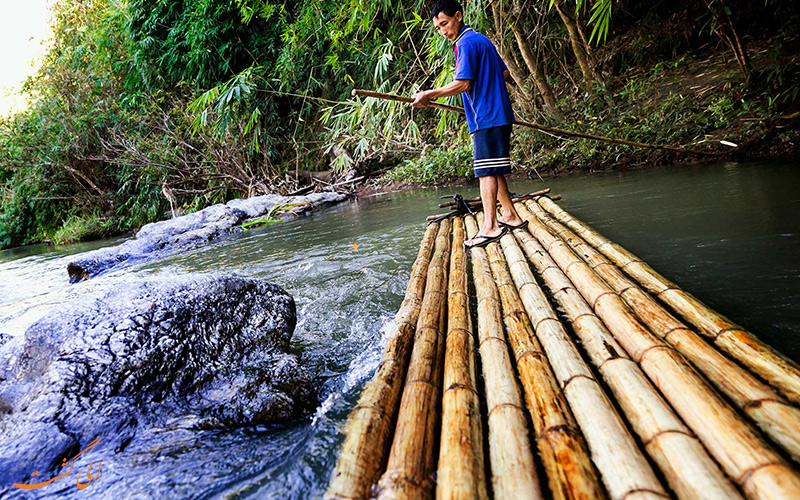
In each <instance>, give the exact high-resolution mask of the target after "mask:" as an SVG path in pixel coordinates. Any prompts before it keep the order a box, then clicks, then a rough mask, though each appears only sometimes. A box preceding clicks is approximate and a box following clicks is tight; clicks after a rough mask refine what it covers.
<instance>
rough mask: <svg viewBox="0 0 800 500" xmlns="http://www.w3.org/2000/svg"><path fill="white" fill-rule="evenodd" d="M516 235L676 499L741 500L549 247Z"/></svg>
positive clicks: (522, 212)
mask: <svg viewBox="0 0 800 500" xmlns="http://www.w3.org/2000/svg"><path fill="white" fill-rule="evenodd" d="M516 209H517V211H518V213H519V215H520V217H522V218H523V219H525V220H529V224H530V225H529V227H531V226H535V217H533V214H531V212H530V211H529V210H528V209H527V208H526V207H525V204H518V205H517V207H516ZM531 231H532V232H533V229H532V230H531ZM537 233H538V231H537ZM513 234H514V236H515V237H516V238H517V240H518V241H519V242H520V244H521V245H522V247H523V249H524V251H525V254H526V255H527V257H528V259H529V260H530V261H531V262H532V263H533V264H534V266H535V267H536V269H537V272H538V273H539V275H540V276H541V277H542V279H543V281H544V282H545V284H546V285H547V287H548V288H549V289H550V291H551V294H552V296H553V298H554V299H555V300H556V302H557V303H558V305H559V306H560V308H561V309H562V310H564V312H565V313H566V315H567V317H568V318H569V320H570V322H571V323H572V327H573V329H574V331H575V333H576V335H577V336H578V337H579V338H580V340H581V343H582V345H583V346H584V348H585V349H586V352H587V354H588V356H589V359H590V361H591V362H592V364H594V365H595V366H596V367H597V369H598V371H599V372H600V374H601V376H602V377H603V380H604V381H605V382H606V384H608V386H609V388H610V389H611V392H612V393H613V394H614V396H615V398H616V400H617V403H618V404H619V406H620V408H621V409H622V411H623V413H624V414H625V416H626V417H627V418H628V420H629V421H630V423H631V425H632V427H633V430H634V431H635V432H636V434H637V435H638V436H639V438H640V440H641V441H642V443H644V445H645V449H646V451H647V453H648V454H649V455H650V456H651V457H652V458H653V460H654V461H655V463H656V464H657V465H658V467H659V469H660V470H661V471H662V472H663V474H664V476H665V478H666V480H667V482H668V483H669V485H670V487H671V488H672V489H673V490H674V491H675V493H676V494H677V496H678V497H679V498H681V499H690V498H691V499H693V498H718V499H722V498H738V497H739V494H738V492H737V490H736V488H735V487H734V486H733V485H732V484H731V483H730V481H729V480H728V479H727V478H726V477H725V476H724V474H723V473H722V472H721V471H720V470H719V467H718V466H717V464H716V463H714V461H713V460H712V459H711V457H709V456H708V453H707V452H706V450H705V449H704V448H703V446H702V445H701V444H700V442H699V441H698V440H697V438H696V437H695V436H693V435H692V432H691V431H690V430H689V429H688V428H687V427H686V426H685V425H684V424H683V423H682V422H681V420H680V418H678V417H677V415H675V413H674V412H673V411H672V409H671V408H670V407H669V405H668V404H667V403H666V401H665V400H664V399H663V397H662V396H661V394H659V392H658V391H657V390H656V388H655V387H653V385H652V384H651V382H650V381H649V380H648V378H647V377H646V376H645V374H644V373H643V371H642V369H641V368H640V367H639V365H637V364H636V363H635V362H634V361H633V360H632V359H630V357H628V355H627V354H626V352H625V350H624V349H623V348H622V346H620V344H619V343H617V341H616V340H615V339H614V337H613V336H612V335H611V333H610V332H609V331H608V329H607V328H606V326H605V325H604V324H603V322H602V321H600V319H599V318H598V316H597V315H595V314H594V312H593V311H592V308H591V306H590V305H589V304H587V302H586V300H584V298H583V297H582V296H581V294H580V293H579V292H578V290H577V289H576V288H575V285H573V282H571V281H570V279H569V278H568V277H567V275H566V274H565V273H564V272H563V271H562V270H561V268H560V267H559V265H558V264H557V263H556V261H554V258H553V256H551V255H550V254H549V253H548V251H547V250H545V248H546V246H545V245H543V244H540V242H539V241H537V238H534V237H532V236H531V234H530V233H529V232H528V231H521V230H517V231H514V232H513ZM534 234H536V233H534Z"/></svg>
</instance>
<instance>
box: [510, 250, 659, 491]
mask: <svg viewBox="0 0 800 500" xmlns="http://www.w3.org/2000/svg"><path fill="white" fill-rule="evenodd" d="M529 237H530V236H529ZM500 244H501V245H502V247H503V252H504V253H505V256H506V259H507V261H508V267H509V270H510V272H511V275H512V277H513V279H514V283H515V285H516V288H517V289H519V295H520V298H521V299H522V303H523V305H524V307H525V310H526V311H527V313H528V316H529V317H530V320H531V322H532V323H533V324H534V325H535V330H536V337H537V338H538V340H539V341H540V342H541V344H542V347H543V349H544V352H545V354H546V356H547V358H548V359H549V361H550V364H551V366H552V368H553V372H554V374H555V376H556V378H557V379H558V383H559V386H560V387H561V389H562V390H563V392H564V396H565V397H566V399H567V401H568V402H569V405H570V407H571V409H572V411H573V413H574V415H575V419H576V420H577V422H578V425H579V426H580V428H581V431H582V432H583V435H584V436H585V437H586V443H587V445H588V446H589V450H590V452H591V454H592V461H593V462H594V464H595V465H596V466H597V469H598V470H599V471H600V474H601V476H602V479H603V483H604V484H605V486H606V489H607V491H608V493H609V495H610V496H611V498H612V499H613V500H621V499H623V498H630V497H631V496H633V495H632V494H633V493H634V492H640V496H639V498H641V497H642V496H654V497H656V498H661V495H662V494H665V492H664V490H663V488H662V486H661V483H660V482H659V481H658V479H657V478H656V476H655V474H654V473H653V470H652V468H651V467H650V464H649V463H648V461H647V459H646V458H645V456H644V455H643V454H642V452H641V451H640V450H639V448H638V446H637V444H636V441H635V440H634V438H633V436H631V434H630V432H629V430H628V428H627V427H626V425H625V423H624V422H623V420H622V418H621V417H620V416H619V414H618V413H617V411H616V410H615V409H614V406H613V405H612V403H611V401H610V400H609V399H608V397H607V396H606V394H605V392H604V391H603V389H602V387H601V386H600V384H599V383H598V382H597V380H596V379H595V378H594V375H593V373H592V370H591V368H589V366H588V365H587V364H586V362H585V361H584V360H583V358H582V357H581V355H580V353H579V352H578V350H577V348H576V346H575V344H574V343H573V342H572V340H571V339H570V337H569V334H568V333H567V331H566V330H565V329H564V326H563V325H562V324H561V321H560V320H559V319H558V316H557V314H556V312H555V311H554V310H553V308H552V307H551V306H550V302H549V301H548V299H547V297H546V296H545V294H544V291H543V290H542V289H541V288H540V287H539V285H538V284H537V282H536V280H535V278H534V276H533V273H532V272H531V269H530V267H529V266H528V263H527V261H526V259H525V255H524V254H523V252H522V249H521V248H520V246H519V244H518V243H517V241H516V240H515V239H514V237H513V236H512V235H506V236H504V237H503V238H502V239H501V240H500ZM620 471H625V473H624V474H621V473H620ZM642 492H646V493H645V494H641V493H642ZM629 495H630V496H629Z"/></svg>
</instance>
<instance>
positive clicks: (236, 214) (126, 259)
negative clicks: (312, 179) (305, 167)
mask: <svg viewBox="0 0 800 500" xmlns="http://www.w3.org/2000/svg"><path fill="white" fill-rule="evenodd" d="M345 198H346V196H345V195H343V194H339V193H313V194H309V195H307V196H294V197H285V196H279V195H266V196H256V197H254V198H247V199H236V200H231V201H229V202H228V203H227V204H224V205H223V204H219V205H212V206H210V207H208V208H204V209H203V210H200V211H198V212H194V213H191V214H187V215H182V216H180V217H176V218H174V219H169V220H165V221H160V222H154V223H152V224H147V225H146V226H144V227H142V228H141V229H140V230H139V232H138V233H136V237H135V238H133V239H131V240H128V241H126V242H125V243H122V244H121V245H118V246H115V247H108V248H101V249H99V250H95V251H93V252H87V253H84V254H80V255H79V256H78V258H77V259H76V260H74V261H72V262H70V263H69V264H68V265H67V273H68V274H69V280H70V282H71V283H77V282H78V281H81V280H85V279H89V278H91V277H93V276H96V275H98V274H100V273H102V272H105V271H108V270H111V269H113V268H117V267H119V266H120V265H121V264H123V263H126V264H132V263H134V262H141V261H145V260H154V259H157V258H161V257H166V256H168V255H172V254H175V253H177V252H180V251H183V250H189V249H192V248H197V247H199V246H201V245H203V244H205V243H207V242H209V241H212V240H216V239H219V238H221V237H224V236H225V235H228V234H231V233H233V232H237V231H240V230H241V229H240V226H241V224H242V223H243V222H246V221H247V220H249V219H256V218H259V217H264V216H266V215H267V214H268V213H269V212H270V210H272V209H273V208H274V207H275V206H276V205H278V204H281V205H286V204H293V205H292V206H291V211H290V212H287V213H285V214H283V215H282V217H296V216H299V215H300V214H302V213H305V212H308V211H311V210H313V209H315V208H317V207H319V206H322V205H326V204H330V203H336V202H339V201H342V200H344V199H345ZM294 204H297V205H294Z"/></svg>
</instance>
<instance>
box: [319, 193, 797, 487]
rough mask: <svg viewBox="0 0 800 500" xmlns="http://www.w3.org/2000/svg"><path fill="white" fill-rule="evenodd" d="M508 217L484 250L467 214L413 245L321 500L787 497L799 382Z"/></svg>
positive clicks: (623, 264) (567, 227)
mask: <svg viewBox="0 0 800 500" xmlns="http://www.w3.org/2000/svg"><path fill="white" fill-rule="evenodd" d="M515 206H516V208H517V211H518V212H519V214H520V216H521V217H522V218H523V219H524V220H527V221H528V224H529V225H528V228H527V229H518V230H515V231H512V232H510V233H508V234H506V235H505V236H504V237H503V238H501V240H500V241H499V242H494V243H490V244H489V245H487V246H486V247H485V248H474V249H471V250H469V251H468V252H465V250H464V248H463V242H464V240H465V239H466V238H469V237H472V236H474V235H476V234H477V232H478V228H479V227H480V224H481V222H482V220H481V216H482V214H478V215H477V217H476V216H473V215H467V216H465V217H456V218H453V219H446V220H443V221H441V222H436V223H433V224H430V225H429V226H428V227H427V230H426V231H425V234H424V236H423V238H422V242H421V244H420V250H419V254H418V256H417V259H416V261H415V263H414V266H413V268H412V273H411V278H410V281H409V284H408V288H407V291H406V296H405V299H404V301H403V303H402V305H401V307H400V309H399V311H398V312H397V315H396V317H395V321H394V326H395V329H396V330H395V332H394V335H393V336H392V337H391V338H390V340H389V342H388V345H387V346H386V349H385V352H384V354H383V358H382V360H381V362H380V364H379V366H378V369H377V371H376V373H375V376H374V378H373V379H372V380H371V381H370V382H368V383H367V384H366V386H365V388H364V391H363V393H362V395H361V397H360V399H359V402H358V404H357V405H356V407H355V408H354V409H353V410H352V412H351V414H350V416H349V419H348V421H347V423H346V425H345V428H344V433H345V436H346V437H345V440H344V443H343V445H342V449H341V453H340V456H339V459H338V463H337V465H336V468H335V470H334V472H333V476H332V478H331V482H330V484H329V487H328V490H327V492H326V494H325V498H329V499H363V498H380V499H389V498H392V499H395V498H408V499H424V498H434V497H435V498H444V499H484V498H497V499H500V498H502V499H506V498H508V499H517V498H530V499H539V498H542V499H544V498H555V499H562V498H564V499H580V498H585V499H595V498H610V499H613V500H623V499H625V500H633V499H637V500H638V499H664V498H679V499H700V498H709V499H731V498H753V499H788V498H800V469H799V468H798V462H800V408H799V407H798V403H800V368H799V367H798V366H797V365H796V364H795V363H793V362H792V361H790V360H789V359H787V358H786V357H784V356H782V355H781V354H780V353H778V352H776V351H775V350H774V349H772V348H771V347H769V346H767V345H765V344H763V343H762V342H760V341H759V340H758V339H757V338H756V337H755V336H754V335H753V334H751V333H750V332H748V331H746V330H745V329H744V328H742V327H740V326H737V325H736V324H734V323H733V322H731V321H730V320H728V319H727V318H725V317H723V316H722V315H720V314H719V313H716V312H714V311H712V310H711V309H710V308H708V307H707V306H706V305H704V304H703V303H702V302H700V301H699V300H697V299H696V298H695V297H693V296H692V295H691V294H689V293H687V292H686V291H684V290H681V289H680V288H679V287H678V286H677V285H676V284H674V283H671V282H670V281H668V280H667V279H666V278H664V277H663V276H661V275H660V274H658V273H657V272H656V271H654V270H653V269H652V268H651V267H650V266H648V265H647V264H646V263H644V262H643V261H642V260H641V259H639V258H637V257H636V256H635V255H633V254H632V253H630V252H629V251H627V250H625V249H624V248H622V247H621V246H619V245H617V244H615V243H613V242H611V241H609V240H608V239H606V238H604V237H603V236H601V235H600V234H599V233H597V232H596V231H594V230H593V229H592V228H591V227H589V226H588V225H586V224H585V223H583V222H581V221H579V220H577V219H575V218H574V217H572V216H571V215H570V214H569V213H567V212H566V211H565V210H563V209H562V208H561V207H559V206H558V205H557V204H556V203H555V202H553V201H552V200H551V199H550V198H548V197H546V196H538V197H535V198H533V199H527V200H524V201H519V202H517V203H516V204H515ZM470 276H471V282H472V284H473V285H474V286H473V287H469V286H468V284H469V280H470V279H469V278H470ZM472 290H474V294H475V296H474V297H473V298H472V300H471V297H470V292H471V291H472ZM475 303H477V311H476V314H475V317H477V324H473V314H472V311H471V309H470V308H471V304H475ZM557 311H558V312H557ZM479 371H480V372H481V374H482V377H481V378H480V379H479V378H478V372H479Z"/></svg>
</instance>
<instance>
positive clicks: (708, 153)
mask: <svg viewBox="0 0 800 500" xmlns="http://www.w3.org/2000/svg"><path fill="white" fill-rule="evenodd" d="M351 94H352V95H353V96H361V97H372V98H375V99H384V100H388V101H397V102H406V103H412V102H414V99H412V98H411V97H405V96H400V95H396V94H385V93H383V92H374V91H371V90H360V89H353V91H352V92H351ZM429 106H430V107H432V108H436V109H442V110H445V111H452V112H454V113H459V114H462V115H463V114H464V110H463V109H462V108H458V107H456V106H450V105H447V104H441V103H438V102H431V103H430V104H429ZM514 125H521V126H523V127H528V128H532V129H534V130H538V131H540V132H545V133H548V134H555V135H559V136H564V137H577V138H580V139H591V140H593V141H600V142H608V143H611V144H619V145H622V146H633V147H637V148H645V149H656V150H661V151H672V152H674V153H684V154H691V155H697V156H714V157H716V156H722V154H723V153H718V152H715V151H698V150H694V149H686V148H679V147H676V146H667V145H664V144H645V143H643V142H634V141H626V140H623V139H614V138H613V137H604V136H601V135H594V134H587V133H585V132H576V131H574V130H564V129H560V128H555V127H548V126H546V125H541V124H539V123H534V122H526V121H523V120H515V121H514Z"/></svg>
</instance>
